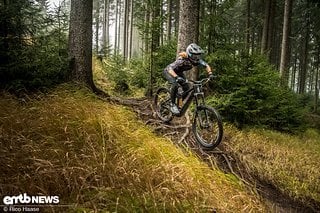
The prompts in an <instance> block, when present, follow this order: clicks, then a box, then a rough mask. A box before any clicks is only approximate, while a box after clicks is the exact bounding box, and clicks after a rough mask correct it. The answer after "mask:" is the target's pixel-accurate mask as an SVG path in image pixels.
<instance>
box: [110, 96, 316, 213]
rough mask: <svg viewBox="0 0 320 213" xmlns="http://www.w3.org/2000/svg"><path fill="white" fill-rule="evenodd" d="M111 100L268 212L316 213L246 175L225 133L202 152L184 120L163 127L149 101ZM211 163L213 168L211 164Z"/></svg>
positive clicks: (253, 177) (313, 209)
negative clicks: (239, 184)
mask: <svg viewBox="0 0 320 213" xmlns="http://www.w3.org/2000/svg"><path fill="white" fill-rule="evenodd" d="M112 101H114V102H117V103H120V104H122V105H126V106H129V107H131V108H132V109H133V110H134V111H135V112H136V113H137V114H138V116H139V117H140V119H141V120H143V121H144V123H145V124H147V125H149V126H150V127H152V129H153V130H154V132H156V133H157V134H159V135H161V136H165V137H169V138H170V139H171V140H172V141H176V144H177V145H178V146H182V147H183V146H188V147H189V148H190V149H191V150H193V152H194V153H196V154H197V155H198V156H199V157H201V158H202V160H203V161H204V162H206V163H207V164H208V165H209V166H218V167H219V168H220V169H221V170H223V171H224V172H226V173H232V174H234V175H235V176H237V177H238V178H239V179H241V180H242V181H243V182H244V184H245V185H246V186H247V188H248V189H249V190H251V191H252V192H253V193H255V194H257V196H259V197H260V198H261V199H262V201H263V202H264V203H265V204H266V206H267V207H268V208H269V210H270V212H277V213H278V212H279V213H282V212H283V213H287V212H290V213H295V212H296V213H302V212H306V213H308V212H320V207H319V204H317V203H316V204H315V205H314V207H312V208H311V207H309V206H305V205H304V204H303V203H302V202H299V201H296V200H293V199H292V198H290V197H289V196H288V195H285V194H283V193H281V192H280V191H279V190H278V189H277V188H276V187H275V186H273V185H271V184H270V183H268V182H266V181H264V180H260V179H259V178H258V177H257V176H255V175H253V174H250V172H248V169H246V165H245V164H244V163H242V162H241V160H240V159H239V156H237V155H236V154H235V153H232V152H231V151H229V150H230V149H228V145H227V144H228V143H227V142H228V141H229V140H230V137H231V136H229V135H227V134H225V135H224V139H223V142H222V143H221V144H220V145H219V146H218V147H217V148H216V149H215V150H214V151H203V150H202V149H201V147H199V145H198V144H197V142H196V141H195V139H194V138H193V136H192V134H189V132H190V125H186V122H187V119H186V118H185V117H182V118H174V119H173V121H171V122H170V124H165V123H163V122H161V121H160V120H159V119H158V118H157V117H156V114H155V112H154V109H153V105H152V100H150V99H147V98H141V99H112ZM213 163H214V164H215V165H212V164H213Z"/></svg>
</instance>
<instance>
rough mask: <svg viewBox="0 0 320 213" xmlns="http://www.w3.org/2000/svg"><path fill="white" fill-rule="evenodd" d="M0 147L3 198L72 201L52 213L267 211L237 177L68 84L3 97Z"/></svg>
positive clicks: (120, 108) (114, 107)
mask: <svg viewBox="0 0 320 213" xmlns="http://www.w3.org/2000/svg"><path fill="white" fill-rule="evenodd" d="M0 144H1V149H0V156H1V158H0V163H1V165H2V166H1V167H0V176H1V182H0V192H1V195H17V194H20V193H24V192H26V193H28V194H31V195H37V194H43V195H58V196H59V197H60V204H69V205H72V207H69V208H68V209H66V208H55V209H54V210H55V211H61V212H66V211H69V212H70V211H71V212H72V211H87V212H90V211H91V212H101V211H119V212H143V211H147V212H166V211H169V212H186V211H189V212H203V211H204V212H205V211H210V212H212V211H218V212H239V211H242V212H250V211H254V212H263V211H265V209H264V206H263V204H261V202H260V201H259V199H257V198H256V197H255V196H254V195H252V194H250V193H249V192H247V191H246V189H245V188H244V186H243V185H242V184H241V183H240V182H239V181H238V180H237V179H236V178H234V177H232V176H230V175H225V174H224V173H222V172H221V171H219V170H218V169H210V168H209V167H208V166H207V165H206V164H204V163H203V162H201V161H200V160H199V159H198V158H197V157H196V156H194V155H193V154H192V153H191V152H190V153H189V152H185V151H182V150H180V149H179V148H177V147H176V146H175V145H174V144H172V143H171V142H170V141H168V140H167V139H164V138H160V137H158V136H156V135H154V134H153V133H152V131H150V130H149V129H148V128H147V127H145V125H143V124H142V123H141V122H139V121H138V120H137V118H136V117H135V115H134V114H133V113H132V112H130V111H129V110H127V109H126V108H124V107H122V106H115V105H112V104H110V103H105V102H103V101H101V100H98V99H97V98H95V97H94V96H93V95H92V94H91V93H90V92H89V91H87V90H85V89H83V88H78V87H76V86H74V85H63V86H60V87H59V88H57V89H55V90H54V91H53V92H51V93H50V94H47V95H40V96H38V97H37V98H32V99H31V100H30V101H28V102H24V101H21V100H20V101H19V100H17V99H16V98H14V97H12V96H10V95H8V94H1V99H0Z"/></svg>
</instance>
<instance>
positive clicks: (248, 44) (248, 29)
mask: <svg viewBox="0 0 320 213" xmlns="http://www.w3.org/2000/svg"><path fill="white" fill-rule="evenodd" d="M246 11H247V13H246V16H247V17H246V18H247V20H246V45H245V46H246V51H247V54H250V32H251V23H250V19H251V17H250V16H251V15H250V13H251V0H247V10H246Z"/></svg>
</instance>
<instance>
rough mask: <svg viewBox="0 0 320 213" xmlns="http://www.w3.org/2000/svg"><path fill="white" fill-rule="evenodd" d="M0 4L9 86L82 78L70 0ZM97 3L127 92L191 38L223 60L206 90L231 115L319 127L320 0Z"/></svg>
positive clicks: (96, 35) (102, 45)
mask: <svg viewBox="0 0 320 213" xmlns="http://www.w3.org/2000/svg"><path fill="white" fill-rule="evenodd" d="M76 2H77V1H76ZM78 2H79V1H78ZM0 6H1V14H2V15H1V18H0V26H1V31H0V38H1V40H0V43H1V45H0V58H1V59H0V63H1V68H0V69H1V70H0V83H1V87H2V88H4V89H6V90H9V91H13V92H15V93H19V92H21V91H32V90H34V89H37V90H38V89H42V90H44V89H45V88H46V89H47V88H50V87H52V86H54V85H57V84H59V83H61V82H64V81H66V80H70V79H73V80H75V79H77V77H74V75H73V74H72V71H70V70H71V69H72V66H73V65H72V57H70V49H71V48H72V47H74V45H72V43H71V41H72V40H74V39H73V38H71V37H72V36H74V34H72V33H70V32H71V30H72V27H71V26H76V23H74V22H72V8H71V7H70V1H67V0H60V1H55V2H54V3H53V2H50V1H48V0H38V1H32V0H24V1H9V0H2V1H1V3H0ZM188 8H192V10H190V9H189V10H188ZM92 9H93V10H92V12H93V22H91V23H89V24H90V25H91V26H92V30H93V34H92V35H91V37H90V36H89V37H90V40H91V41H92V44H93V46H92V49H93V54H94V55H95V56H96V57H97V58H99V59H100V60H101V61H102V62H103V66H104V72H105V74H106V76H107V78H108V79H109V80H110V81H113V82H115V84H114V90H116V91H118V92H119V91H120V93H122V94H123V95H134V94H135V93H136V91H143V93H144V94H145V95H147V96H152V94H153V92H154V90H155V89H156V87H157V86H159V85H160V84H163V83H164V79H163V77H162V70H163V69H164V68H165V67H166V66H167V65H168V64H169V63H171V62H172V61H174V60H175V58H176V55H177V52H179V51H182V50H184V48H185V46H186V45H185V44H182V43H183V41H184V42H189V41H186V40H188V39H189V38H191V40H190V42H191V41H192V42H196V43H199V45H200V46H202V47H203V48H204V49H205V50H206V55H205V60H206V61H207V62H208V63H209V64H210V65H211V66H212V67H213V68H214V70H215V75H217V80H216V81H215V82H214V83H212V84H211V85H210V86H209V87H208V88H207V93H208V96H209V103H210V104H212V105H214V106H215V107H217V108H218V110H219V111H220V112H221V114H222V115H223V117H224V119H225V120H227V121H229V122H232V123H234V124H236V125H237V126H239V127H242V126H244V125H257V126H260V127H261V126H262V127H267V128H271V129H276V130H281V131H286V132H295V131H301V130H304V129H305V128H307V127H315V128H318V129H319V126H320V124H319V123H320V122H319V101H318V100H319V75H320V74H319V62H320V23H319V18H318V16H319V15H318V14H319V10H320V8H319V3H318V2H317V1H312V0H306V1H300V0H295V1H293V0H277V1H276V0H260V1H251V0H242V1H235V0H224V1H222V0H210V1H209V0H199V1H186V0H184V1H183V0H181V1H178V0H138V1H132V0H94V2H93V8H92ZM87 11H88V12H89V13H91V11H90V10H87ZM190 11H191V12H190ZM70 12H71V13H70ZM70 14H71V19H70ZM76 15H78V16H80V17H81V15H80V14H76ZM181 19H183V20H181ZM179 21H180V22H179ZM184 22H187V23H184ZM179 23H180V25H179ZM188 23H189V25H188ZM190 23H192V24H191V25H190ZM182 25H184V27H186V28H187V29H196V30H192V31H191V32H190V33H189V34H188V39H186V38H184V39H181V38H182V36H181V33H179V32H180V31H179V30H181V27H182ZM68 48H69V49H68ZM84 49H85V50H88V47H84ZM88 52H90V51H89V50H88ZM202 73H203V72H202V71H201V70H200V72H199V73H198V72H195V74H194V76H193V77H201V76H202V75H203V74H202ZM94 77H95V76H94ZM89 78H90V77H89ZM78 80H79V79H78ZM89 84H90V83H89ZM98 86H99V85H98ZM109 93H110V92H109Z"/></svg>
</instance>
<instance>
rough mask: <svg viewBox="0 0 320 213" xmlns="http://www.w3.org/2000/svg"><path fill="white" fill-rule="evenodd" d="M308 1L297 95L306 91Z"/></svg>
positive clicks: (308, 35) (308, 29)
mask: <svg viewBox="0 0 320 213" xmlns="http://www.w3.org/2000/svg"><path fill="white" fill-rule="evenodd" d="M309 3H310V1H309V0H307V10H308V12H307V13H306V16H305V23H306V28H305V36H304V39H303V48H302V54H301V67H300V74H299V94H303V93H305V89H306V78H307V67H308V52H309V39H310V38H309V37H310V12H309V5H310V4H309Z"/></svg>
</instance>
